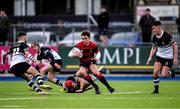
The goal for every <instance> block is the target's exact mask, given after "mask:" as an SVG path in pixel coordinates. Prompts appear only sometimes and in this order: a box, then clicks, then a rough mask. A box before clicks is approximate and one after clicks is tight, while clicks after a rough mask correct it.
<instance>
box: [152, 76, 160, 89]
mask: <svg viewBox="0 0 180 109" xmlns="http://www.w3.org/2000/svg"><path fill="white" fill-rule="evenodd" d="M153 78H154V79H153V82H154V88H155V90H156V91H158V90H159V77H153Z"/></svg>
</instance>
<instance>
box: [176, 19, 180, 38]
mask: <svg viewBox="0 0 180 109" xmlns="http://www.w3.org/2000/svg"><path fill="white" fill-rule="evenodd" d="M176 24H177V27H178V32H179V35H180V17H178V18H177V19H176Z"/></svg>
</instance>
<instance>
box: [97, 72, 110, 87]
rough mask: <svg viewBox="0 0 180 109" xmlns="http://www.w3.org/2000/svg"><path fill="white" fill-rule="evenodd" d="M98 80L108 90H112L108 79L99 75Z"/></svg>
mask: <svg viewBox="0 0 180 109" xmlns="http://www.w3.org/2000/svg"><path fill="white" fill-rule="evenodd" d="M98 78H99V80H100V81H101V83H103V84H104V85H105V86H106V87H107V88H108V89H110V88H111V86H110V85H109V84H108V82H107V81H106V79H105V78H104V76H103V75H102V74H99V75H98Z"/></svg>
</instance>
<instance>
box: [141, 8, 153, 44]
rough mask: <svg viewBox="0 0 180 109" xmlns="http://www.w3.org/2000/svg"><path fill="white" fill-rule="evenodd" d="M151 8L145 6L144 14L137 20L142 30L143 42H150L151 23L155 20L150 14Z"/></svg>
mask: <svg viewBox="0 0 180 109" xmlns="http://www.w3.org/2000/svg"><path fill="white" fill-rule="evenodd" d="M150 12H151V10H150V9H149V8H147V9H146V10H145V15H143V16H142V17H141V19H140V21H139V25H140V27H141V31H142V41H143V42H151V35H152V29H151V27H152V25H153V23H154V21H155V18H154V17H153V16H151V15H150Z"/></svg>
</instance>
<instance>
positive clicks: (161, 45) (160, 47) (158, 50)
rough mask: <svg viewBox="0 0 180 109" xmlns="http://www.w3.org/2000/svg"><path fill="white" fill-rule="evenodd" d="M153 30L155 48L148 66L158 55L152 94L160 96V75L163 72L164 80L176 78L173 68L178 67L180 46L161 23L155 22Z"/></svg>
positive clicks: (155, 62)
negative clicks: (179, 46) (179, 48)
mask: <svg viewBox="0 0 180 109" xmlns="http://www.w3.org/2000/svg"><path fill="white" fill-rule="evenodd" d="M152 29H153V32H154V33H155V35H154V36H153V46H152V48H151V52H150V55H149V58H148V60H147V62H146V64H147V65H148V64H149V63H150V61H151V60H152V58H153V56H154V55H155V54H156V56H155V61H154V71H153V78H154V79H153V82H154V88H155V89H154V91H153V92H152V94H158V93H159V73H160V72H161V75H162V76H163V77H164V78H166V77H169V76H170V77H171V78H174V77H175V72H174V70H173V69H171V68H172V65H173V64H174V65H178V46H177V43H176V41H175V40H174V39H173V37H172V36H171V35H170V34H168V33H167V32H165V31H164V30H163V29H162V27H161V22H160V21H155V22H154V25H153V26H152Z"/></svg>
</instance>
